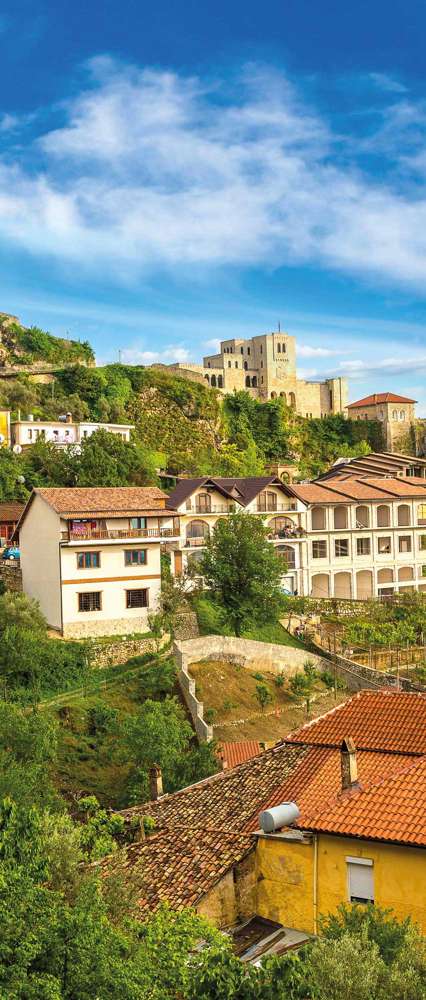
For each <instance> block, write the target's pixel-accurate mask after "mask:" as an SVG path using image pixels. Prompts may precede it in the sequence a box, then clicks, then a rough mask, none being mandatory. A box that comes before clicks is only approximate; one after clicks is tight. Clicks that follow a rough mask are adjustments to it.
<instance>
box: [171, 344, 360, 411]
mask: <svg viewBox="0 0 426 1000" xmlns="http://www.w3.org/2000/svg"><path fill="white" fill-rule="evenodd" d="M167 367H168V368H169V369H172V370H173V371H176V372H178V373H179V375H183V376H184V377H187V378H190V379H195V380H196V381H201V380H205V381H206V382H208V384H209V385H210V386H211V387H212V388H214V389H219V390H220V391H221V392H224V393H225V392H233V391H234V389H236V390H237V391H238V390H240V389H244V390H245V391H246V392H249V393H250V395H251V396H254V397H255V398H256V399H260V400H262V402H266V400H268V399H276V398H277V397H279V396H280V397H281V398H283V399H284V400H285V402H286V403H287V405H288V406H291V407H293V408H294V409H295V410H296V412H297V413H300V414H301V415H302V416H304V417H322V416H326V415H327V414H329V413H342V412H343V411H344V410H345V409H346V406H347V395H348V389H347V382H346V379H344V378H331V379H325V381H324V382H307V381H305V380H304V379H299V378H297V373H296V340H295V337H290V336H289V335H288V333H282V332H278V333H264V334H261V335H260V336H258V337H251V338H250V339H249V340H240V339H232V340H223V341H221V344H220V352H219V354H211V355H208V356H207V357H205V358H203V364H202V365H196V364H191V363H189V362H184V363H177V364H173V365H168V366H167Z"/></svg>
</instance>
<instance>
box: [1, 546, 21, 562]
mask: <svg viewBox="0 0 426 1000" xmlns="http://www.w3.org/2000/svg"><path fill="white" fill-rule="evenodd" d="M20 556H21V553H20V551H19V549H18V548H17V547H16V545H7V546H6V548H5V549H4V551H3V553H2V559H10V560H13V559H20Z"/></svg>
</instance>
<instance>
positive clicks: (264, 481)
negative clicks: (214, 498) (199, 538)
mask: <svg viewBox="0 0 426 1000" xmlns="http://www.w3.org/2000/svg"><path fill="white" fill-rule="evenodd" d="M272 485H274V486H279V487H280V488H281V489H282V490H283V492H284V493H286V484H284V483H283V482H282V481H281V479H278V477H277V476H247V477H246V478H242V479H235V478H233V479H232V478H230V477H223V476H219V477H213V476H206V477H204V478H198V479H179V480H178V482H177V484H176V486H175V488H174V490H172V492H171V493H170V496H169V500H168V506H169V505H170V506H171V507H174V508H176V507H179V506H180V504H182V503H184V502H185V500H187V499H188V497H190V496H192V494H193V493H195V491H196V490H198V489H199V488H200V487H202V486H212V487H215V488H216V489H217V490H219V492H220V493H222V494H223V496H226V497H227V499H228V500H234V501H235V502H236V503H239V504H241V506H242V507H246V506H247V504H249V503H251V501H252V500H254V498H255V497H257V495H258V493H260V492H261V491H262V490H264V489H266V487H267V486H272Z"/></svg>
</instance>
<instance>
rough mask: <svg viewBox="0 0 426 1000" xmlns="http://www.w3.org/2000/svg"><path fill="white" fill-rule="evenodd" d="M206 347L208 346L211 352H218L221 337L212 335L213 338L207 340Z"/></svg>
mask: <svg viewBox="0 0 426 1000" xmlns="http://www.w3.org/2000/svg"><path fill="white" fill-rule="evenodd" d="M204 347H205V348H207V350H208V351H209V352H214V354H218V353H219V351H220V339H219V337H212V338H211V340H206V342H205V344H204Z"/></svg>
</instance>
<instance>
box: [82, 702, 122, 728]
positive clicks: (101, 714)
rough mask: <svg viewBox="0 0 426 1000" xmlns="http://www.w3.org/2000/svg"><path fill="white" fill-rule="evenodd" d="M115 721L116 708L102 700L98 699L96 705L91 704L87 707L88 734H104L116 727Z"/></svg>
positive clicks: (116, 716) (116, 718)
mask: <svg viewBox="0 0 426 1000" xmlns="http://www.w3.org/2000/svg"><path fill="white" fill-rule="evenodd" d="M117 721H118V712H117V709H116V708H112V707H111V705H107V704H106V702H104V701H98V702H97V704H96V705H91V706H90V708H89V709H88V712H87V728H88V732H89V733H90V735H93V736H98V735H106V734H107V733H111V732H113V731H114V730H115V729H116V727H117Z"/></svg>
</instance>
